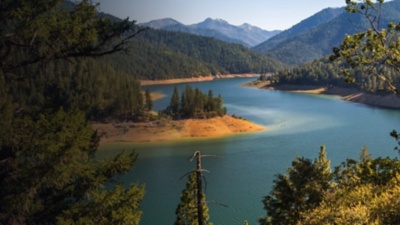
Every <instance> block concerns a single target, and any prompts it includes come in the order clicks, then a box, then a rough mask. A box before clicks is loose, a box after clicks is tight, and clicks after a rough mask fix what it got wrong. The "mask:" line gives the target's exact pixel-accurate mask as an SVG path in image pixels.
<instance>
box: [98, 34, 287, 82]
mask: <svg viewBox="0 0 400 225" xmlns="http://www.w3.org/2000/svg"><path fill="white" fill-rule="evenodd" d="M105 62H108V63H110V64H111V65H112V66H113V67H114V68H115V69H116V70H117V71H123V72H125V73H127V74H130V75H132V76H134V77H135V78H137V79H151V80H159V79H171V78H182V77H193V76H207V75H216V74H239V73H264V72H273V71H276V70H278V69H281V68H284V65H283V64H282V63H279V62H278V61H276V60H273V59H271V58H269V57H266V56H264V55H262V54H260V53H258V52H255V51H253V50H250V49H248V48H246V47H244V46H242V45H239V44H230V43H226V42H223V41H220V40H217V39H215V38H210V37H203V36H198V35H194V34H187V33H182V32H176V31H164V30H154V29H148V30H145V31H143V32H141V33H140V34H139V35H137V36H136V38H135V40H133V41H132V42H131V44H130V46H129V55H125V54H116V55H113V56H108V57H107V59H106V60H105Z"/></svg>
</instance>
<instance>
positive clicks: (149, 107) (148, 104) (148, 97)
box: [145, 89, 153, 111]
mask: <svg viewBox="0 0 400 225" xmlns="http://www.w3.org/2000/svg"><path fill="white" fill-rule="evenodd" d="M145 98H146V109H147V110H148V111H151V110H152V109H153V101H152V100H151V95H150V91H149V89H146V92H145Z"/></svg>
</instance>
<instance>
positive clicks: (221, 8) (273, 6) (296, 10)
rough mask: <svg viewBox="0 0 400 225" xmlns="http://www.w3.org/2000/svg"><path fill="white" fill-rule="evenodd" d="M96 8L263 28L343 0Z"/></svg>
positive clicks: (120, 3)
mask: <svg viewBox="0 0 400 225" xmlns="http://www.w3.org/2000/svg"><path fill="white" fill-rule="evenodd" d="M94 2H100V11H102V12H106V13H110V14H112V15H115V16H118V17H120V18H126V17H129V18H130V19H131V20H136V21H137V22H138V23H143V22H148V21H150V20H154V19H162V18H173V19H175V20H177V21H179V22H181V23H183V24H193V23H198V22H201V21H203V20H205V19H206V18H208V17H210V18H213V19H223V20H226V21H227V22H229V23H230V24H233V25H241V24H243V23H249V24H251V25H254V26H258V27H260V28H263V29H266V30H284V29H288V28H290V27H292V26H293V25H295V24H297V23H298V22H300V21H301V20H303V19H306V18H307V17H310V16H312V15H313V14H315V13H317V12H319V11H321V10H322V9H324V8H328V7H341V6H344V5H345V0H302V1H299V0H94Z"/></svg>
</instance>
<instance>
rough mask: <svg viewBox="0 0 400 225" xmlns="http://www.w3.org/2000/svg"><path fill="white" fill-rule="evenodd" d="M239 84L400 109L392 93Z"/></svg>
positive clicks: (399, 104)
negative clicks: (329, 96)
mask: <svg viewBox="0 0 400 225" xmlns="http://www.w3.org/2000/svg"><path fill="white" fill-rule="evenodd" d="M241 86H246V87H256V88H260V89H268V90H281V91H291V92H299V93H308V94H326V95H337V96H340V97H341V99H343V100H345V101H351V102H356V103H361V104H366V105H370V106H375V107H381V108H391V109H400V96H399V95H396V94H393V93H379V94H376V93H367V92H363V91H360V90H356V89H350V88H341V87H330V88H326V87H321V86H313V85H288V84H284V85H274V84H271V83H270V82H269V81H252V82H249V83H245V84H242V85H241Z"/></svg>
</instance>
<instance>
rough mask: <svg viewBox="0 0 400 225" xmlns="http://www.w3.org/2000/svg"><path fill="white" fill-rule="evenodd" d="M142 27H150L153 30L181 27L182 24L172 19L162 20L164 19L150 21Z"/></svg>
mask: <svg viewBox="0 0 400 225" xmlns="http://www.w3.org/2000/svg"><path fill="white" fill-rule="evenodd" d="M142 25H144V26H148V27H152V28H155V29H163V28H165V27H169V26H176V25H183V24H182V23H180V22H178V21H176V20H174V19H172V18H164V19H158V20H152V21H149V22H147V23H143V24H142Z"/></svg>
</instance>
